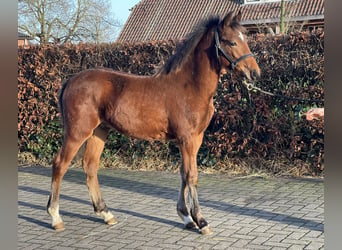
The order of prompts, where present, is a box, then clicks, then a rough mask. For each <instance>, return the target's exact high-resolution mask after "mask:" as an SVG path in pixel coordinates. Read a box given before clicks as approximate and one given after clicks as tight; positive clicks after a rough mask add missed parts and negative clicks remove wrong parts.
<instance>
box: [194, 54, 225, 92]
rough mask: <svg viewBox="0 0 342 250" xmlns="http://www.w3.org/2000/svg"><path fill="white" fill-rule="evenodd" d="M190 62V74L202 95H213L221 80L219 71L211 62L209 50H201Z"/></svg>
mask: <svg viewBox="0 0 342 250" xmlns="http://www.w3.org/2000/svg"><path fill="white" fill-rule="evenodd" d="M189 61H190V64H191V65H188V67H190V68H191V71H190V70H189V71H188V72H189V73H191V74H192V78H193V80H194V84H195V85H196V86H198V89H199V91H201V92H203V93H202V94H207V95H209V96H210V95H213V94H214V93H215V91H216V88H217V84H218V80H219V69H218V68H217V67H216V66H215V65H214V63H213V62H211V59H210V53H207V49H199V50H198V51H197V52H195V53H194V55H193V57H192V59H191V60H189ZM191 61H192V62H191Z"/></svg>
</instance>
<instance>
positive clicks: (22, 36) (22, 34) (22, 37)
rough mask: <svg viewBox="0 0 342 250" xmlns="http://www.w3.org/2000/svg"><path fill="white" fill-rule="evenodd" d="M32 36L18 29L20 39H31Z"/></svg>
mask: <svg viewBox="0 0 342 250" xmlns="http://www.w3.org/2000/svg"><path fill="white" fill-rule="evenodd" d="M30 38H31V37H30V36H29V35H26V34H24V33H21V32H19V31H18V39H30Z"/></svg>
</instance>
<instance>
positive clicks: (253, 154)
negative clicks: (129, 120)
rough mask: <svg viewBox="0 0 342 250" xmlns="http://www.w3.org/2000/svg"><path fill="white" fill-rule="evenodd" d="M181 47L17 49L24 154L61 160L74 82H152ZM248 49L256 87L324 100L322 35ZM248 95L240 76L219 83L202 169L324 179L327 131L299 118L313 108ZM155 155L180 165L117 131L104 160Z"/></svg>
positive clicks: (259, 40)
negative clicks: (293, 167) (285, 167)
mask: <svg viewBox="0 0 342 250" xmlns="http://www.w3.org/2000/svg"><path fill="white" fill-rule="evenodd" d="M175 44H176V42H173V41H161V42H148V43H137V44H125V43H113V44H102V45H97V46H96V45H93V44H78V45H64V46H55V45H49V46H42V47H41V46H32V47H30V48H28V49H24V48H18V66H19V67H18V107H19V114H18V147H19V152H31V153H33V154H34V155H35V156H36V157H38V158H40V159H47V160H51V159H52V157H53V156H54V155H55V154H56V152H57V150H58V148H59V147H60V144H61V140H62V129H61V123H60V115H59V112H58V93H59V90H60V88H61V83H62V82H63V81H65V80H66V79H68V78H69V77H70V76H72V75H73V74H75V73H77V72H79V71H81V70H84V69H86V68H93V67H109V68H113V69H115V70H121V71H125V72H130V73H133V74H141V75H151V74H153V73H154V72H155V70H156V68H158V67H159V66H160V65H162V64H163V63H164V62H165V61H166V60H167V59H168V58H169V57H170V55H171V54H172V53H173V52H174V50H175ZM249 44H250V48H251V51H253V53H254V54H255V56H256V58H257V60H258V63H259V66H260V68H261V71H262V78H261V79H260V80H259V81H258V82H256V85H257V86H258V87H261V88H262V89H265V90H267V91H270V92H273V93H275V94H281V95H287V96H291V97H299V98H307V99H319V100H323V97H324V90H323V77H324V71H323V64H324V33H315V34H306V33H296V34H290V35H286V36H276V37H268V36H253V37H249ZM249 94H250V96H249V95H248V94H247V91H246V90H245V88H244V87H243V86H242V85H241V83H240V80H239V79H238V78H237V76H236V75H234V74H228V75H225V76H224V77H223V78H222V79H221V82H220V83H219V85H218V90H217V93H216V96H215V107H216V112H215V115H214V117H213V119H212V121H211V123H210V125H209V128H208V130H207V131H206V133H205V138H204V142H203V145H202V147H201V149H200V152H199V163H200V164H202V165H204V166H207V165H208V166H210V165H212V164H214V165H215V163H216V161H221V160H225V159H239V160H244V159H245V160H247V159H252V158H253V159H260V158H261V159H264V160H265V161H267V160H271V161H274V160H286V161H287V162H290V163H293V164H295V163H299V164H297V165H298V166H305V168H306V169H305V171H306V172H308V173H309V174H314V175H321V174H322V173H323V169H324V129H323V126H324V124H323V122H321V121H313V122H308V121H306V120H305V119H303V118H302V117H301V114H302V113H303V112H305V111H307V110H308V109H309V108H311V107H313V106H312V104H310V103H300V102H298V101H290V100H286V99H281V98H274V97H270V96H266V95H264V94H261V93H256V92H251V93H249ZM317 105H318V106H319V105H322V104H317ZM155 148H159V151H158V152H163V153H161V154H158V157H162V158H163V157H164V158H168V159H169V160H171V161H176V160H178V159H179V153H178V151H177V148H176V146H175V145H173V144H172V143H166V144H161V143H157V142H156V143H149V142H142V141H137V140H133V139H129V138H126V137H125V136H123V135H120V134H118V133H115V132H112V133H111V134H110V135H109V139H108V143H107V144H106V149H105V151H104V154H103V156H104V158H105V159H111V156H112V155H116V156H119V157H121V156H122V157H126V158H127V159H131V160H132V159H134V157H138V159H140V158H144V157H145V158H148V157H150V156H156V154H155V152H156V151H155ZM153 152H154V153H153ZM133 156H134V157H133ZM130 163H132V161H131V162H129V164H130ZM272 171H274V170H272ZM305 171H304V172H305ZM302 172H303V171H302Z"/></svg>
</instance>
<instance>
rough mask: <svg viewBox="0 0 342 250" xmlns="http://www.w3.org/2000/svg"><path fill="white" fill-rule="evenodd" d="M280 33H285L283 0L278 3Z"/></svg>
mask: <svg viewBox="0 0 342 250" xmlns="http://www.w3.org/2000/svg"><path fill="white" fill-rule="evenodd" d="M280 33H281V34H284V33H285V0H281V3H280Z"/></svg>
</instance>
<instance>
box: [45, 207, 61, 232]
mask: <svg viewBox="0 0 342 250" xmlns="http://www.w3.org/2000/svg"><path fill="white" fill-rule="evenodd" d="M48 211H49V214H50V215H51V217H52V226H53V227H54V226H55V225H58V224H60V223H63V220H62V218H61V216H60V215H59V206H57V207H55V208H52V207H49V208H48Z"/></svg>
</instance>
